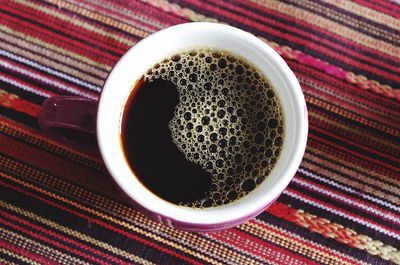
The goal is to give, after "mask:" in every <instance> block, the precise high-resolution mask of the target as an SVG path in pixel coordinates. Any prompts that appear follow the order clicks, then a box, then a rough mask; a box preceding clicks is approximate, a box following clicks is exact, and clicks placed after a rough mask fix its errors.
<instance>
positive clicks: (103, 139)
mask: <svg viewBox="0 0 400 265" xmlns="http://www.w3.org/2000/svg"><path fill="white" fill-rule="evenodd" d="M196 30H198V31H204V30H214V31H215V30H216V31H219V32H221V34H234V35H235V36H237V37H238V38H240V39H241V41H246V42H248V43H249V44H251V45H253V46H254V47H255V49H258V50H259V51H260V52H262V53H265V54H267V55H268V57H269V58H272V61H271V62H270V63H271V64H273V66H274V67H277V69H278V70H279V71H280V74H281V75H282V76H281V78H283V79H285V82H286V85H287V86H289V87H290V89H292V90H293V91H292V92H293V93H292V94H293V97H292V100H294V104H295V108H296V111H297V112H298V116H299V119H298V121H297V122H298V125H297V128H298V132H297V133H296V135H297V137H296V138H297V139H296V140H297V141H295V142H294V144H295V145H296V146H295V148H292V149H293V151H294V152H293V154H291V159H290V164H289V165H288V168H287V169H286V170H285V175H284V176H283V177H282V179H280V181H278V183H277V184H275V185H274V186H273V189H271V190H268V193H269V194H268V195H269V196H265V197H268V199H265V201H261V202H259V201H256V202H251V201H250V202H249V203H248V204H249V205H252V207H247V208H246V209H241V210H243V211H241V212H236V213H234V214H232V213H230V214H228V213H229V212H226V211H225V214H223V212H224V211H223V210H222V209H227V208H232V206H233V205H235V203H236V202H237V201H241V200H243V199H245V198H246V197H248V196H249V195H250V194H252V193H253V191H252V192H250V193H249V194H247V195H246V196H244V197H243V198H241V199H239V200H237V201H235V202H233V203H230V204H228V205H225V206H221V207H211V209H210V208H206V209H195V208H188V207H182V206H178V205H175V204H173V203H170V202H167V201H165V200H164V199H162V198H160V197H159V196H157V195H156V194H154V193H152V192H151V191H149V190H148V189H147V188H146V187H145V186H144V185H143V184H141V182H140V180H139V178H138V177H137V176H135V174H134V172H133V171H132V170H130V167H129V165H128V164H127V161H126V160H125V156H124V154H123V153H124V151H123V149H122V146H121V145H120V146H119V148H120V152H121V153H122V156H123V157H124V160H125V164H126V166H128V168H129V171H130V173H131V177H133V178H134V179H135V180H136V181H134V180H133V182H132V184H133V185H132V187H127V186H126V183H127V181H125V180H122V176H121V175H122V173H119V171H120V170H119V169H118V168H117V167H116V166H115V164H114V163H115V162H113V159H115V158H113V157H112V153H115V152H110V150H111V146H110V143H109V142H110V141H109V139H108V137H109V136H110V134H108V133H105V132H108V131H109V130H110V129H109V128H107V124H106V121H109V120H110V117H109V115H107V108H108V107H109V106H110V100H107V99H106V96H105V95H108V94H110V91H111V90H112V87H113V86H114V85H115V84H116V81H115V80H116V79H117V78H120V75H121V73H122V72H123V71H126V69H125V62H127V61H132V58H134V57H135V56H136V57H137V52H136V53H135V51H138V50H141V51H146V45H148V43H150V42H156V41H158V39H160V38H161V39H162V38H163V37H165V35H168V34H172V33H176V32H178V31H181V32H186V33H187V32H188V31H196ZM162 35H164V36H162ZM160 36H161V37H160ZM166 56H167V55H165V57H166ZM142 73H144V71H143V72H142ZM139 77H140V76H137V77H136V79H138V78H139ZM267 77H269V76H268V75H267ZM134 84H135V83H134V82H133V83H131V85H130V86H131V89H132V87H133V86H134ZM276 89H277V88H275V90H276ZM122 92H123V93H126V97H127V96H128V95H129V94H130V93H131V91H128V92H126V91H122ZM123 107H124V106H120V109H121V112H122V110H123ZM285 108H286V107H285V106H283V109H285ZM120 118H121V117H120ZM119 124H121V122H120V120H119ZM119 130H120V128H119ZM307 132H308V122H307V109H306V104H305V100H304V95H303V93H302V91H301V88H300V85H299V83H298V81H297V79H296V77H295V75H294V73H293V72H292V71H291V70H290V68H289V67H288V66H287V64H286V63H285V61H284V60H283V59H282V58H281V57H280V55H279V54H278V53H276V52H275V51H274V50H273V49H272V48H271V47H270V46H268V45H267V44H266V43H265V42H263V41H261V40H260V39H258V38H257V37H255V36H254V35H252V34H250V33H247V32H245V31H243V30H240V29H237V28H235V27H231V26H228V25H222V24H216V23H209V22H192V23H185V24H179V25H175V26H172V27H169V28H166V29H163V30H161V31H158V32H156V33H153V34H152V35H150V36H148V37H146V38H145V39H143V40H141V41H139V42H138V43H136V44H135V45H134V46H133V47H131V48H130V49H129V50H128V51H127V52H126V53H125V55H124V56H123V57H122V58H121V59H120V60H119V61H118V62H117V64H116V65H115V66H114V67H113V69H112V70H111V72H110V73H109V76H108V78H107V80H106V82H105V85H104V88H103V90H102V93H101V95H100V98H99V109H98V116H97V138H98V144H99V149H100V153H101V155H102V158H103V160H104V163H105V165H106V167H107V169H108V171H109V172H110V175H111V176H112V178H113V179H114V181H115V182H116V183H117V184H118V186H119V187H120V188H121V189H122V190H123V191H124V193H125V194H126V195H127V196H128V198H129V199H131V200H133V201H134V202H135V203H136V204H139V205H140V206H141V207H144V208H145V210H146V211H149V212H150V213H153V214H156V215H158V216H160V218H162V219H164V220H165V219H166V220H170V221H169V222H168V221H167V222H165V221H164V223H167V224H171V221H172V222H178V223H186V224H192V225H198V226H201V227H204V226H210V225H213V226H221V225H222V226H223V225H224V224H226V225H227V226H233V225H236V224H237V223H238V222H239V223H241V222H244V221H245V220H248V219H250V218H251V217H253V216H254V215H255V214H258V213H259V212H261V211H262V210H263V209H265V208H266V207H268V206H269V205H270V204H271V203H272V202H273V201H274V200H276V198H277V197H279V195H280V194H281V192H282V191H283V190H284V189H285V188H286V186H287V185H288V184H289V182H290V180H291V179H292V178H293V176H294V174H295V172H296V170H297V168H298V166H299V165H300V162H301V159H302V157H303V155H304V151H305V146H306V141H307ZM118 140H119V143H120V139H118ZM112 142H113V143H115V139H113V140H112ZM280 156H282V155H280ZM278 163H279V161H278V162H277V164H278ZM277 164H276V165H275V166H274V168H275V167H276V166H277ZM120 166H122V164H121V163H120ZM125 169H126V168H125ZM120 174H121V175H120ZM126 177H128V176H126V170H125V178H126ZM138 182H139V183H138ZM134 189H136V194H135V192H133V190H134ZM138 189H139V190H138ZM143 190H145V191H147V192H148V193H150V194H151V195H152V196H150V195H149V194H146V192H144V193H143V192H142V191H143ZM143 194H145V195H146V196H147V195H149V196H147V197H146V196H145V198H141V197H140V195H143ZM152 197H153V198H152ZM156 201H157V203H155V202H156ZM160 202H162V203H160ZM160 206H161V207H160ZM171 207H172V208H171ZM173 208H176V209H173ZM238 209H240V208H238ZM238 209H236V210H238ZM178 212H180V213H179V214H178ZM190 212H192V213H195V214H190ZM199 213H201V214H199ZM210 216H213V218H210Z"/></svg>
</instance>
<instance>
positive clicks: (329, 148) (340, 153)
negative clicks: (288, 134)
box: [307, 134, 398, 179]
mask: <svg viewBox="0 0 400 265" xmlns="http://www.w3.org/2000/svg"><path fill="white" fill-rule="evenodd" d="M307 144H308V146H310V147H311V146H312V147H313V148H314V149H316V150H319V151H320V154H319V156H320V158H321V160H322V159H324V154H326V153H327V154H334V155H335V156H336V157H338V158H339V159H340V158H341V159H342V161H346V162H347V161H348V162H351V163H352V164H353V165H357V166H359V167H363V168H364V169H367V170H373V171H375V173H377V174H382V175H385V176H387V177H392V178H394V179H397V178H398V176H397V175H395V171H392V170H389V169H387V168H384V167H383V166H382V165H381V164H378V163H371V162H370V161H368V159H364V157H363V156H361V155H359V154H358V153H355V154H349V153H348V151H347V150H346V149H345V148H342V147H340V146H336V145H335V144H333V143H331V142H327V141H325V140H323V139H321V138H320V137H317V136H314V135H312V134H309V135H308V139H307ZM348 167H349V168H351V170H352V169H353V167H352V166H348ZM357 172H358V171H357Z"/></svg>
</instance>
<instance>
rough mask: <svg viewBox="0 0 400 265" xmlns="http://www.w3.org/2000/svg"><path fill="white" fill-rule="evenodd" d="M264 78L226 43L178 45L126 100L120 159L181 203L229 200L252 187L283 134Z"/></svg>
mask: <svg viewBox="0 0 400 265" xmlns="http://www.w3.org/2000/svg"><path fill="white" fill-rule="evenodd" d="M283 119H284V116H283V111H282V107H281V104H280V102H279V99H278V98H277V96H276V95H275V92H274V88H273V87H272V86H271V84H270V83H269V81H268V79H267V78H266V77H265V76H264V75H263V74H262V73H261V72H260V71H258V69H256V68H255V67H254V66H252V65H250V64H249V63H248V62H247V61H246V60H245V59H244V58H241V57H238V56H235V55H232V54H231V53H228V52H226V51H217V50H212V49H196V50H191V51H184V52H181V53H179V54H176V55H173V56H171V57H170V58H167V59H165V60H163V61H162V62H160V63H158V64H156V65H154V66H153V67H152V68H151V69H149V70H148V71H147V72H146V73H145V74H144V75H143V76H142V78H141V79H140V80H139V81H138V82H137V84H136V85H135V87H134V89H133V91H132V93H131V94H130V95H129V98H128V100H127V103H126V105H125V108H124V111H123V116H122V125H121V133H122V135H121V141H122V147H123V150H124V153H125V157H126V159H127V162H128V163H129V165H130V167H131V169H132V171H133V172H134V173H135V175H136V176H137V177H138V178H139V180H140V181H141V182H142V183H143V184H144V185H145V186H146V187H147V188H148V189H149V190H151V191H152V192H153V193H154V194H156V195H158V196H159V197H161V198H163V199H165V200H167V201H169V202H172V203H175V204H178V205H182V206H188V207H195V208H202V207H203V208H206V207H216V206H220V205H223V204H228V203H231V202H233V201H235V200H237V199H239V198H241V197H243V196H244V195H246V194H247V193H249V192H250V191H252V190H253V189H255V188H256V187H257V185H259V184H260V183H262V182H263V181H264V179H265V178H266V177H267V176H268V175H269V173H270V171H271V170H272V168H273V167H274V165H275V164H276V161H277V159H278V158H279V154H280V152H281V149H282V145H283V142H284V133H285V132H284V125H283V123H284V122H283Z"/></svg>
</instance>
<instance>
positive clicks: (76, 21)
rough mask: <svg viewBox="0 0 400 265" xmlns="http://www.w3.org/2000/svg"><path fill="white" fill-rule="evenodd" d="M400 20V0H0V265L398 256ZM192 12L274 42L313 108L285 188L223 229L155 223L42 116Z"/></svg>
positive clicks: (384, 259) (91, 87) (93, 90)
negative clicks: (42, 124)
mask: <svg viewBox="0 0 400 265" xmlns="http://www.w3.org/2000/svg"><path fill="white" fill-rule="evenodd" d="M399 18H400V5H399V2H398V1H396V0H379V1H378V0H377V1H368V0H354V1H348V0H319V1H314V0H282V1H275V0H227V1H216V0H204V1H199V0H168V1H167V0H138V1H123V0H116V1H106V0H40V1H39V0H38V1H36V0H12V1H11V0H10V1H9V0H0V132H1V133H0V264H296V265H297V264H338V265H339V264H400V197H399V194H400V178H399V177H400V176H399V173H400V140H399V139H400V89H399V88H400V86H399V85H400V75H399V74H400V19H399ZM190 21H211V22H218V23H225V24H229V25H233V26H236V27H239V28H241V29H243V30H246V31H248V32H251V33H253V34H254V35H256V36H257V37H259V38H261V39H262V40H264V41H265V42H266V43H268V44H269V45H270V46H272V47H273V48H274V49H275V50H276V51H277V52H278V53H279V54H280V55H281V56H282V57H283V58H284V59H285V60H286V62H287V63H288V65H289V66H290V67H291V69H292V70H293V71H294V73H295V74H296V76H297V78H298V80H299V81H300V84H301V86H302V89H303V91H304V94H305V98H306V101H307V104H308V110H309V122H310V131H309V139H308V145H307V150H306V153H305V156H304V159H303V162H302V164H301V166H300V168H299V170H298V171H297V173H296V175H295V177H294V179H293V181H292V182H291V184H290V185H289V187H288V188H287V189H286V190H285V191H284V193H283V194H282V196H281V197H280V198H279V199H278V201H277V202H276V203H275V204H273V205H272V206H271V207H270V208H269V209H268V210H266V211H265V212H263V213H262V214H260V215H259V216H258V217H257V218H255V219H253V220H251V221H249V222H247V223H245V224H243V225H241V226H239V227H236V228H233V229H229V230H226V231H222V232H217V233H204V234H196V233H187V232H180V231H177V230H174V229H171V228H168V227H166V226H164V225H162V224H159V223H156V222H153V221H151V220H149V219H147V218H146V217H144V216H143V215H142V214H140V213H139V212H137V211H136V210H135V209H134V208H132V207H131V206H130V205H128V204H127V203H126V202H125V201H124V200H123V199H122V197H121V196H120V195H119V194H118V192H117V189H116V187H115V186H114V184H113V183H112V181H111V179H110V177H109V176H108V175H107V173H106V170H105V167H104V165H103V164H102V162H101V159H100V158H99V157H94V156H91V155H89V154H86V153H84V152H82V151H80V150H77V149H72V148H71V147H68V146H65V145H62V144H61V143H58V142H56V141H54V140H51V139H48V138H47V137H46V136H44V135H43V134H42V133H41V132H40V130H39V129H38V125H37V119H36V116H37V114H38V112H39V111H40V108H41V103H42V102H43V100H45V99H46V98H48V97H50V96H53V95H79V96H82V97H86V98H93V99H96V98H97V97H98V95H99V93H100V91H101V89H102V85H103V83H104V81H105V79H106V77H107V74H108V72H109V71H110V70H111V69H112V67H113V65H114V64H115V63H116V62H117V61H118V59H119V58H120V57H121V55H122V54H124V52H125V51H127V50H128V49H129V48H130V47H131V46H133V45H134V44H135V43H136V42H138V41H139V40H140V39H142V38H144V37H146V36H148V35H149V34H151V33H153V32H156V31H158V30H160V29H162V28H165V27H168V26H171V25H175V24H179V23H185V22H190Z"/></svg>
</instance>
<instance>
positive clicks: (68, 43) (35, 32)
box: [2, 14, 118, 66]
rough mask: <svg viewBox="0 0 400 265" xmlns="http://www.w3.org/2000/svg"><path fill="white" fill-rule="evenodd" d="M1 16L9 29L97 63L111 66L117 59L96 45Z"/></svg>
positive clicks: (10, 17) (4, 15)
mask: <svg viewBox="0 0 400 265" xmlns="http://www.w3.org/2000/svg"><path fill="white" fill-rule="evenodd" d="M2 18H3V21H2V24H3V25H5V26H7V27H9V28H11V29H14V30H16V31H19V32H22V33H25V34H27V35H30V36H33V37H35V38H39V39H41V40H42V41H44V42H47V43H50V44H52V45H55V46H58V47H61V48H63V49H66V50H69V51H71V52H74V53H76V54H80V55H82V56H85V57H88V58H90V59H92V60H94V61H96V62H98V63H102V64H106V65H107V66H112V65H114V63H115V62H116V61H117V59H118V57H117V56H112V55H110V54H109V53H105V52H102V51H101V50H99V49H97V48H96V47H93V46H88V45H84V44H81V43H79V42H77V41H72V40H71V39H69V38H67V37H64V36H62V35H59V34H56V33H53V32H50V31H48V30H45V29H43V28H40V27H37V26H35V25H33V24H29V23H27V22H24V21H22V20H19V19H16V18H14V17H12V16H8V15H6V14H3V15H2Z"/></svg>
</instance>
